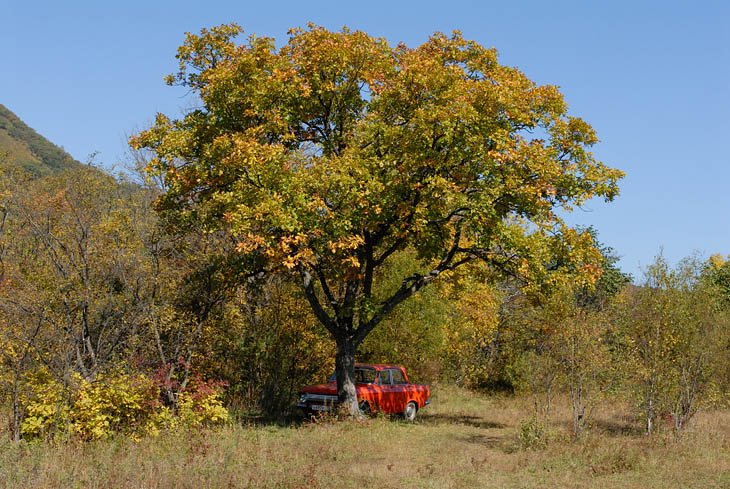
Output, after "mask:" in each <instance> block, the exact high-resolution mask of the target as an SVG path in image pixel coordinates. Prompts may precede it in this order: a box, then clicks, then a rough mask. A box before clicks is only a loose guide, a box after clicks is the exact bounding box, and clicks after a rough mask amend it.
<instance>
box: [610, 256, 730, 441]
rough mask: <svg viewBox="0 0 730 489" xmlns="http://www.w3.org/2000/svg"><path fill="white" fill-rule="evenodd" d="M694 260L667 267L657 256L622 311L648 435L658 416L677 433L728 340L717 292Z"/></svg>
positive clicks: (709, 382)
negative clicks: (666, 416) (664, 415)
mask: <svg viewBox="0 0 730 489" xmlns="http://www.w3.org/2000/svg"><path fill="white" fill-rule="evenodd" d="M704 269H705V264H703V263H702V262H701V261H700V260H698V259H697V258H686V259H684V260H683V261H682V262H680V263H679V265H678V266H676V267H674V268H672V267H671V266H670V265H669V264H668V263H667V262H666V260H665V259H664V257H662V256H661V255H659V256H658V257H657V258H656V260H655V262H654V263H653V264H652V265H651V266H649V267H648V268H647V270H646V272H645V281H644V284H643V286H642V287H640V288H639V289H637V290H635V291H634V292H633V294H631V297H630V298H629V301H628V307H627V309H626V311H625V314H626V317H625V318H624V324H625V327H626V328H627V329H626V331H625V334H626V335H627V338H628V339H629V345H630V357H631V363H630V364H629V372H630V378H631V380H632V381H633V385H634V388H635V392H636V394H637V395H638V400H639V405H640V406H641V409H642V411H643V417H644V419H645V422H646V432H647V433H651V432H652V431H653V429H654V425H655V421H656V418H657V416H658V415H659V414H660V413H668V414H670V415H671V419H672V425H673V428H674V430H675V432H676V433H677V434H678V435H679V434H680V432H681V430H682V429H683V427H684V426H685V424H686V423H687V421H689V420H690V419H691V418H692V417H693V416H694V414H695V413H696V412H697V410H698V409H699V407H700V406H701V405H702V403H703V402H704V401H706V400H707V396H708V394H709V392H710V391H711V386H712V382H713V379H714V373H715V371H716V369H717V368H718V367H719V364H720V363H721V362H719V361H718V359H720V358H722V357H723V356H722V349H723V347H724V345H725V344H726V342H727V333H726V331H727V326H728V325H727V315H726V314H725V312H724V311H723V310H722V300H723V297H722V294H720V293H719V291H718V289H717V287H716V286H715V285H713V284H712V283H711V281H709V280H704V279H703V277H702V272H703V270H704Z"/></svg>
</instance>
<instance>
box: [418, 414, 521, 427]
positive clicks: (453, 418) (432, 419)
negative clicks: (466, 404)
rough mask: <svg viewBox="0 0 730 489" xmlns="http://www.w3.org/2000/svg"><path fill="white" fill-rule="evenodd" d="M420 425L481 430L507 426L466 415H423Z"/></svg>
mask: <svg viewBox="0 0 730 489" xmlns="http://www.w3.org/2000/svg"><path fill="white" fill-rule="evenodd" d="M421 423H422V424H433V425H442V424H459V425H464V426H471V427H474V428H482V429H496V428H506V427H507V425H505V424H502V423H495V422H493V421H485V420H484V419H483V418H480V417H479V416H471V415H468V414H423V415H421Z"/></svg>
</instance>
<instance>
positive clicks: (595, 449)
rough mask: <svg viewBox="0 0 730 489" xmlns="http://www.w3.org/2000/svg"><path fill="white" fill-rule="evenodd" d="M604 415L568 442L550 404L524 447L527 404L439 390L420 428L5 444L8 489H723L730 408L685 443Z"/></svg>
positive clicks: (558, 410) (618, 411)
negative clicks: (532, 444)
mask: <svg viewBox="0 0 730 489" xmlns="http://www.w3.org/2000/svg"><path fill="white" fill-rule="evenodd" d="M610 408H611V409H610V410H609V409H608V407H605V408H604V409H602V410H599V411H598V412H597V413H596V416H595V422H594V425H593V426H592V428H591V431H590V432H589V433H588V435H587V436H586V437H585V438H584V439H583V440H582V441H580V442H577V443H576V442H573V441H571V437H570V433H569V426H570V423H569V417H568V414H569V413H568V411H567V405H565V404H564V403H561V402H560V400H558V402H557V403H556V406H555V410H554V415H553V422H552V427H551V429H550V441H549V443H548V444H547V446H546V447H545V448H543V449H537V450H526V449H524V448H522V446H521V444H520V442H519V440H518V433H519V431H520V427H521V425H522V423H523V422H524V421H525V420H526V419H528V418H529V415H530V400H529V399H527V398H521V397H517V398H510V397H481V396H478V395H475V394H471V393H469V392H466V391H463V390H459V389H454V388H442V389H439V388H435V389H434V396H433V402H432V405H431V406H429V407H427V408H426V409H424V410H423V411H422V412H421V413H419V420H418V421H417V422H416V423H413V424H408V423H405V422H402V421H399V420H390V419H387V418H376V419H373V420H369V421H365V422H357V421H348V422H323V423H315V424H304V425H296V426H290V427H285V426H273V425H258V426H229V427H226V428H223V429H222V430H220V431H200V432H192V433H170V434H165V435H162V436H160V437H158V438H149V439H144V440H141V441H139V442H135V441H132V440H128V439H125V438H118V439H114V440H106V441H101V442H94V443H72V442H69V443H63V444H59V445H57V446H51V445H49V444H45V443H31V444H27V443H22V444H19V445H13V444H11V443H10V442H6V441H3V442H0V487H8V488H26V487H34V488H74V487H79V488H81V487H83V488H107V487H108V488H112V487H114V488H121V487H123V488H208V487H236V488H245V487H251V488H302V489H304V488H308V489H309V488H312V489H314V488H340V487H343V488H349V487H352V488H419V489H421V488H462V487H463V488H472V487H484V488H492V487H494V488H503V487H514V488H553V487H559V488H589V487H590V488H593V487H600V488H614V487H636V488H639V487H641V488H662V489H667V488H680V487H687V488H690V487H691V488H712V487H717V488H721V487H730V412H728V411H713V412H704V413H700V414H699V415H698V416H697V417H696V419H695V420H694V422H693V423H692V425H691V426H690V428H689V429H688V431H687V432H686V433H685V435H684V436H683V438H682V440H680V441H678V442H677V441H675V440H674V436H673V434H672V433H671V431H669V430H666V431H665V432H660V433H658V434H656V435H654V436H651V437H647V436H645V435H643V434H642V433H641V427H640V426H639V425H638V424H637V423H636V422H635V421H633V418H632V416H631V413H630V412H629V411H626V410H625V409H623V408H620V406H619V407H618V408H617V406H616V405H615V404H614V405H612V406H610Z"/></svg>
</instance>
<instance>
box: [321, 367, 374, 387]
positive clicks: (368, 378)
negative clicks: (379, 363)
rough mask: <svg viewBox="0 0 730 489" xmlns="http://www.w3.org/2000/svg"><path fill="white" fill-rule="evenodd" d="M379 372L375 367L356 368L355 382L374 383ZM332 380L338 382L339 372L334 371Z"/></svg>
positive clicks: (331, 376)
mask: <svg viewBox="0 0 730 489" xmlns="http://www.w3.org/2000/svg"><path fill="white" fill-rule="evenodd" d="M376 375H377V372H376V371H375V369H374V368H355V383H356V384H374V383H375V376H376ZM329 381H330V382H337V372H332V375H330V379H329Z"/></svg>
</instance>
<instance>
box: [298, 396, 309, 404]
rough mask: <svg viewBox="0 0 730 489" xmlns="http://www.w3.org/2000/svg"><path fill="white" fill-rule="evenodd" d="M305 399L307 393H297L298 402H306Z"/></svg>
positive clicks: (307, 397)
mask: <svg viewBox="0 0 730 489" xmlns="http://www.w3.org/2000/svg"><path fill="white" fill-rule="evenodd" d="M307 399H309V395H308V394H299V402H301V403H302V404H304V403H305V402H307Z"/></svg>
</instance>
